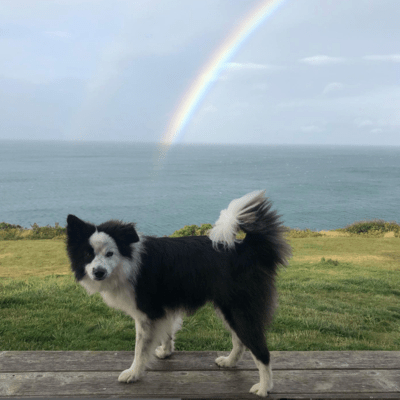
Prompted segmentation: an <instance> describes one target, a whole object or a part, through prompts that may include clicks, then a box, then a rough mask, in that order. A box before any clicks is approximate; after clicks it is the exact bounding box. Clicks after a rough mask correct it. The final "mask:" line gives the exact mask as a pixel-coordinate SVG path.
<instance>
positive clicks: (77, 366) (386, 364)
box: [0, 351, 400, 372]
mask: <svg viewBox="0 0 400 400" xmlns="http://www.w3.org/2000/svg"><path fill="white" fill-rule="evenodd" d="M227 354H228V352H220V351H218V352H217V351H204V352H203V351H193V352H176V353H174V354H173V355H172V356H171V357H170V358H168V359H166V360H155V361H154V362H153V363H152V365H151V369H152V370H154V371H164V370H166V371H180V370H186V371H202V370H209V371H218V370H219V367H218V366H217V365H215V363H214V360H215V358H216V357H218V356H220V355H227ZM133 357H134V352H130V351H101V352H99V351H3V352H0V372H13V371H16V372H22V371H26V372H29V371H32V372H34V371H75V370H78V371H123V370H124V369H126V368H129V366H130V365H131V363H132V361H133ZM271 358H272V366H273V369H274V370H275V371H277V370H285V369H291V370H303V369H316V370H320V369H376V370H378V369H398V370H400V351H339V352H338V351H299V352H291V351H273V352H272V353H271ZM237 368H238V369H242V370H254V371H255V370H256V366H255V364H254V361H253V359H252V357H251V355H250V353H249V352H246V353H245V354H244V356H243V359H242V360H241V361H240V362H239V363H238V367H237Z"/></svg>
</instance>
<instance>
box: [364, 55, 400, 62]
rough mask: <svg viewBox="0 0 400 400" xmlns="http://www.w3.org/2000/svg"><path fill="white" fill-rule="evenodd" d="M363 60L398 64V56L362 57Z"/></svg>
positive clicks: (399, 58) (399, 56) (399, 57)
mask: <svg viewBox="0 0 400 400" xmlns="http://www.w3.org/2000/svg"><path fill="white" fill-rule="evenodd" d="M363 59H364V60H368V61H383V62H387V61H389V62H398V63H400V54H387V55H373V56H364V57H363Z"/></svg>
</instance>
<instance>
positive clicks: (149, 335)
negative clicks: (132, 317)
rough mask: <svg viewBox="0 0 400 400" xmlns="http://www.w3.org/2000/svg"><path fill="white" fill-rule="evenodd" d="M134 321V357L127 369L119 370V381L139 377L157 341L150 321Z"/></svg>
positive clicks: (127, 380)
mask: <svg viewBox="0 0 400 400" xmlns="http://www.w3.org/2000/svg"><path fill="white" fill-rule="evenodd" d="M135 322H136V345H135V358H134V360H133V363H132V365H131V367H130V368H129V369H126V370H125V371H123V372H121V374H120V376H119V377H118V381H119V382H126V383H129V382H136V381H137V380H138V379H139V378H140V375H141V374H142V372H143V371H144V369H145V368H146V365H147V363H148V361H149V359H150V357H151V355H152V353H153V351H154V348H155V347H156V345H157V344H158V343H156V341H155V337H154V333H153V332H154V329H152V325H153V324H152V322H151V321H150V320H146V321H137V320H136V321H135Z"/></svg>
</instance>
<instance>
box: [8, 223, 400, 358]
mask: <svg viewBox="0 0 400 400" xmlns="http://www.w3.org/2000/svg"><path fill="white" fill-rule="evenodd" d="M13 229H15V228H13ZM17 229H19V228H17ZM193 229H195V232H196V230H197V229H201V227H200V228H199V227H197V228H190V229H186V230H188V232H189V233H190V232H191V230H193ZM291 232H292V231H289V233H288V238H289V240H290V243H291V245H292V247H293V254H294V256H293V258H292V259H291V261H290V266H289V267H288V268H285V269H282V270H281V272H280V274H279V278H278V282H277V283H278V291H279V308H278V311H277V313H276V316H275V321H274V324H273V327H272V329H271V331H270V332H269V333H268V343H269V347H270V349H271V350H400V274H399V270H400V263H399V261H400V246H399V244H400V241H399V238H398V237H395V235H390V236H392V237H384V235H376V234H374V233H373V234H372V235H368V233H365V232H363V233H362V234H361V235H360V234H354V233H352V232H348V231H337V232H331V235H330V234H329V233H318V235H315V232H311V231H310V232H307V231H293V232H294V233H292V234H291ZM184 233H185V232H184ZM386 236H387V235H386ZM62 237H63V236H62V235H59V236H55V239H51V240H50V239H46V240H44V239H38V240H35V241H32V240H25V239H24V240H3V241H0V321H1V322H0V350H133V349H134V345H135V343H134V342H135V341H134V338H135V327H134V321H133V320H132V319H131V318H130V317H128V316H126V315H125V314H123V313H122V312H119V311H116V310H113V309H111V308H109V307H108V306H107V305H105V304H104V303H103V301H102V299H101V297H100V296H99V295H98V294H97V295H94V296H88V295H87V294H86V292H85V291H84V289H83V288H82V287H81V286H80V285H77V284H76V283H75V281H74V279H73V277H72V275H71V273H70V270H69V265H68V259H67V256H66V253H65V245H64V242H63V240H60V239H62ZM176 348H177V349H178V350H230V348H231V340H230V335H229V334H228V332H227V331H226V330H225V328H224V327H223V325H222V322H221V321H220V320H219V319H218V318H217V317H216V316H215V313H214V311H213V310H212V307H211V306H206V307H203V308H202V309H200V310H199V311H198V312H197V313H196V314H195V315H193V316H188V317H186V318H185V322H184V327H183V329H182V330H181V331H180V332H179V333H178V336H177V340H176Z"/></svg>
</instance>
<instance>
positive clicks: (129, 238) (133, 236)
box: [117, 224, 139, 244]
mask: <svg viewBox="0 0 400 400" xmlns="http://www.w3.org/2000/svg"><path fill="white" fill-rule="evenodd" d="M117 232H118V231H117ZM118 233H119V234H120V237H119V239H120V240H124V241H125V242H128V243H129V244H131V243H136V242H138V241H139V236H138V234H137V232H136V229H135V224H125V225H123V226H122V227H121V230H120V232H118ZM118 233H117V234H118Z"/></svg>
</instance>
